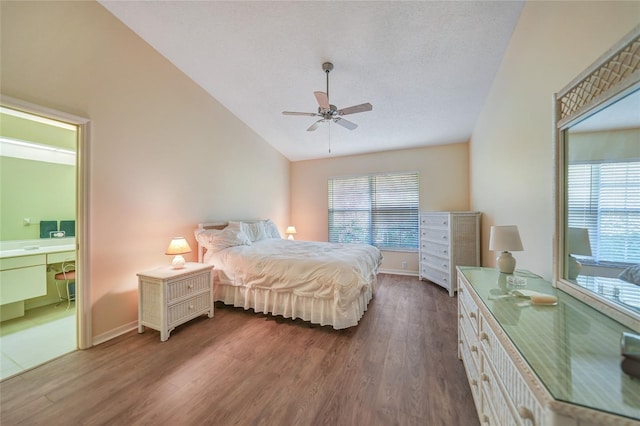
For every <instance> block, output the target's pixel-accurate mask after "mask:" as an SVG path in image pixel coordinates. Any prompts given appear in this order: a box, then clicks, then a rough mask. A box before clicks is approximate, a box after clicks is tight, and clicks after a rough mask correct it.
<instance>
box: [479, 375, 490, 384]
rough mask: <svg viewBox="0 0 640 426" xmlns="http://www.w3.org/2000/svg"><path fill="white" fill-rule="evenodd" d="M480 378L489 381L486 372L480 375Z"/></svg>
mask: <svg viewBox="0 0 640 426" xmlns="http://www.w3.org/2000/svg"><path fill="white" fill-rule="evenodd" d="M480 378H481V379H482V381H483V382H487V383H489V376H487V375H486V374H485V373H482V374H481V375H480Z"/></svg>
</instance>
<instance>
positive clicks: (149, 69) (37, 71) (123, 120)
mask: <svg viewBox="0 0 640 426" xmlns="http://www.w3.org/2000/svg"><path fill="white" fill-rule="evenodd" d="M0 5H1V6H0V7H1V15H2V16H1V18H2V22H1V31H2V33H1V40H2V45H1V49H0V50H1V55H2V56H1V60H2V62H1V65H2V75H1V84H2V86H1V87H2V94H3V95H8V96H11V97H14V98H18V99H22V100H24V101H28V102H32V103H35V104H38V105H42V106H45V107H48V108H54V109H57V110H60V111H63V112H67V113H70V114H75V115H78V116H83V117H87V118H89V119H90V120H91V128H90V130H91V138H90V147H89V155H90V159H89V163H90V182H89V194H90V199H89V215H90V235H89V246H90V247H89V252H90V259H89V262H90V271H89V272H90V275H89V277H88V279H87V280H86V281H85V282H84V283H81V285H89V286H90V288H91V299H92V302H91V303H92V309H93V318H92V323H93V335H94V338H96V337H97V338H101V337H108V335H109V334H110V333H112V332H114V330H119V329H122V328H123V327H127V326H130V324H131V323H133V322H135V321H136V320H137V280H136V273H137V272H141V271H144V270H148V269H151V268H154V267H156V266H160V265H166V264H168V263H169V262H170V258H169V257H168V256H165V255H164V250H165V249H166V247H167V245H168V243H169V241H170V239H171V237H173V236H175V235H184V236H185V237H187V239H188V241H189V243H190V244H191V246H192V248H193V249H194V250H195V248H196V245H195V240H194V237H193V228H194V227H195V225H196V224H197V223H198V222H200V221H203V220H213V219H218V220H220V219H229V218H247V219H250V218H267V217H270V218H272V219H273V220H274V221H275V222H276V223H277V224H278V225H279V228H280V231H281V232H284V227H285V226H286V224H287V223H288V220H289V161H288V160H287V159H286V158H284V157H283V156H282V155H281V154H279V153H278V152H277V151H275V150H274V149H273V148H272V147H271V146H270V145H268V144H267V143H266V142H265V141H264V140H262V139H261V138H260V137H259V136H257V135H256V134H255V133H254V132H252V131H251V130H250V129H249V128H248V127H247V126H246V125H244V124H243V123H242V122H240V121H239V120H238V119H237V118H236V117H235V116H233V115H232V114H231V113H230V112H229V111H227V110H226V109H225V108H224V107H223V106H222V105H220V104H219V103H218V102H217V101H216V100H215V99H213V98H212V97H211V96H209V95H208V94H206V93H205V92H204V91H203V90H202V89H201V88H200V87H199V86H197V85H196V84H195V83H194V82H193V81H191V80H190V79H189V78H187V77H186V76H185V75H184V74H182V73H181V72H180V71H179V70H177V69H176V68H175V67H174V66H173V65H171V64H170V63H169V62H168V61H167V60H166V59H164V58H163V57H162V56H161V55H159V54H158V53H157V52H156V51H155V50H153V49H152V48H151V47H150V46H149V45H147V44H146V43H145V42H143V41H142V40H141V39H140V38H139V37H137V36H136V35H135V34H134V33H133V32H131V31H130V30H129V29H127V28H126V27H125V26H124V25H123V24H122V23H120V22H119V21H118V20H117V19H115V18H114V17H113V16H112V15H111V14H110V13H109V12H107V11H106V10H105V9H104V8H103V7H102V6H100V5H99V4H98V3H95V2H5V1H3V2H1V3H0ZM212 72H215V70H213V71H212ZM188 260H191V261H193V260H196V253H195V251H194V252H193V253H191V254H190V255H188Z"/></svg>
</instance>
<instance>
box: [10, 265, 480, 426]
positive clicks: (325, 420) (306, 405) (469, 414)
mask: <svg viewBox="0 0 640 426" xmlns="http://www.w3.org/2000/svg"><path fill="white" fill-rule="evenodd" d="M456 300H457V299H455V298H450V297H449V296H448V295H447V293H446V292H445V291H444V290H443V289H441V288H439V287H438V286H436V285H433V284H431V283H428V282H421V281H418V279H417V278H411V277H404V276H395V275H385V274H380V276H379V281H378V288H377V291H376V295H375V297H374V299H373V300H372V301H371V303H370V305H369V310H368V311H367V312H366V314H365V315H364V317H363V319H362V320H361V322H360V324H359V325H358V326H357V327H352V328H350V329H346V330H340V331H336V330H333V329H332V328H329V327H318V326H310V325H309V324H308V323H304V322H302V321H291V320H285V319H282V318H279V317H272V316H267V315H262V314H255V313H253V312H252V311H243V310H242V309H236V308H231V307H226V306H223V305H218V304H216V312H215V317H214V318H213V319H208V318H206V317H202V318H199V319H196V320H194V321H192V322H190V323H187V324H185V325H183V326H180V327H178V328H177V329H176V330H174V332H173V333H172V335H171V338H170V339H169V340H168V341H166V342H164V343H161V342H160V338H159V333H158V332H156V331H154V330H147V331H146V332H145V333H144V334H137V332H135V331H134V332H130V333H127V334H125V335H123V336H120V337H118V338H116V339H113V340H111V341H109V342H106V343H103V344H101V345H99V346H97V347H95V348H92V349H89V350H85V351H77V352H74V353H71V354H69V355H65V356H64V357H62V358H59V359H57V360H54V361H52V362H50V363H48V364H45V365H43V366H40V367H38V368H36V369H34V370H31V371H28V372H26V373H23V374H21V375H19V376H15V377H12V378H10V379H7V380H5V381H3V382H1V383H0V397H1V399H0V422H1V424H2V425H4V426H8V425H14V424H28V425H32V424H48V425H57V424H65V425H75V424H83V425H84V424H86V425H99V424H109V425H131V424H154V425H169V424H171V425H203V424H214V425H465V426H467V425H477V424H478V420H477V416H476V412H475V408H474V406H473V400H472V397H471V392H470V389H469V384H468V382H467V379H466V376H465V373H464V369H463V365H462V363H461V362H460V361H459V360H458V358H457V347H456V342H457V327H456Z"/></svg>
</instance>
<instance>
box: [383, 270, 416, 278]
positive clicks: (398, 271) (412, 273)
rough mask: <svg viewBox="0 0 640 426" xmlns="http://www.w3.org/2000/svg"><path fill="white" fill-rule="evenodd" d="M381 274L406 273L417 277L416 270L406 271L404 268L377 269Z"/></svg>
mask: <svg viewBox="0 0 640 426" xmlns="http://www.w3.org/2000/svg"><path fill="white" fill-rule="evenodd" d="M378 272H380V273H381V274H391V275H406V276H408V277H417V276H418V271H407V270H406V269H379V270H378Z"/></svg>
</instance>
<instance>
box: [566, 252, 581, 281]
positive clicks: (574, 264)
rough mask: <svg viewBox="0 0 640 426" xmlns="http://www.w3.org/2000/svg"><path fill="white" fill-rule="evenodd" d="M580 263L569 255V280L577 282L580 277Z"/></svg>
mask: <svg viewBox="0 0 640 426" xmlns="http://www.w3.org/2000/svg"><path fill="white" fill-rule="evenodd" d="M580 267H581V265H580V262H578V260H577V259H576V258H575V257H573V256H571V255H569V261H568V262H567V279H569V280H575V279H576V278H578V275H580Z"/></svg>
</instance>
